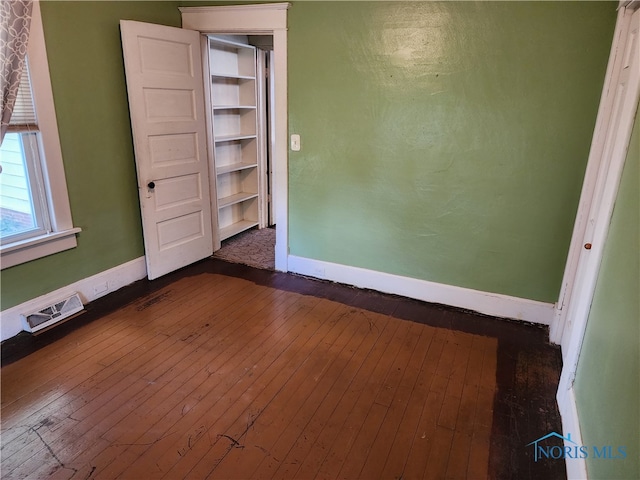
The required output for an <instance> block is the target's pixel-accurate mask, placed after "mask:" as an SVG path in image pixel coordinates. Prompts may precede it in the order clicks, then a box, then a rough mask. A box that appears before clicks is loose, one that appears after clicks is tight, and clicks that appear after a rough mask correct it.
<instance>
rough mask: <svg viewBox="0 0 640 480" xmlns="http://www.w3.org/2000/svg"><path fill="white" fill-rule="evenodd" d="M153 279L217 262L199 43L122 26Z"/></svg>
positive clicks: (177, 31)
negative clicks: (210, 258)
mask: <svg viewBox="0 0 640 480" xmlns="http://www.w3.org/2000/svg"><path fill="white" fill-rule="evenodd" d="M120 30H121V35H122V49H123V53H124V60H125V71H126V77H127V92H128V97H129V110H130V115H131V129H132V133H133V142H134V149H135V156H136V169H137V173H138V192H139V196H140V206H141V214H142V226H143V233H144V244H145V256H146V261H147V273H148V276H149V279H154V278H157V277H159V276H161V275H164V274H166V273H169V272H171V271H173V270H176V269H178V268H181V267H183V266H186V265H189V264H191V263H193V262H196V261H198V260H200V259H202V258H205V257H208V256H210V255H212V254H213V240H212V226H211V203H210V194H209V175H208V160H207V144H206V142H207V133H206V126H205V100H204V87H203V84H202V75H203V74H202V59H201V56H200V36H199V34H198V33H197V32H194V31H191V30H184V29H181V28H173V27H166V26H162V25H152V24H147V23H141V22H134V21H127V20H122V21H121V22H120Z"/></svg>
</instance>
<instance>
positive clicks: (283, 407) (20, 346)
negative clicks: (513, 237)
mask: <svg viewBox="0 0 640 480" xmlns="http://www.w3.org/2000/svg"><path fill="white" fill-rule="evenodd" d="M547 335H548V333H547V331H546V329H545V328H542V327H539V326H532V325H527V324H523V323H518V322H512V321H506V320H501V319H495V318H490V317H485V316H482V315H478V314H474V313H470V312H464V311H460V310H456V309H452V308H448V307H444V306H439V305H432V304H426V303H424V302H418V301H414V300H409V299H406V298H401V297H397V296H393V295H385V294H380V293H377V292H372V291H365V290H359V289H355V288H350V287H347V286H344V285H337V284H333V283H330V282H322V281H316V280H312V279H307V278H303V277H299V276H295V275H290V274H282V273H276V272H271V271H267V270H258V269H254V268H250V267H246V266H242V265H237V264H231V263H227V262H224V261H221V260H215V259H209V260H206V261H203V262H199V263H198V264H195V265H193V266H190V267H187V268H185V269H183V270H181V271H179V272H175V273H173V274H170V275H167V276H165V277H163V278H161V279H159V280H155V281H152V282H149V281H146V280H145V281H140V282H136V283H135V284H133V285H131V286H129V287H126V288H124V289H122V290H120V291H118V292H115V293H114V294H111V295H109V296H107V297H104V298H102V299H99V300H97V301H95V302H93V303H91V304H89V305H88V306H87V311H86V312H85V313H84V314H82V315H80V316H79V317H77V318H75V319H73V320H71V321H69V322H67V323H65V324H62V325H59V326H57V327H56V328H53V329H51V330H49V331H47V332H45V333H43V334H41V335H37V336H32V335H29V334H26V333H23V334H20V335H19V336H17V337H14V338H12V339H10V340H7V341H5V342H3V344H2V372H1V383H2V411H1V413H2V438H1V444H2V450H1V451H0V454H1V456H2V461H1V465H0V466H1V469H2V478H7V479H8V478H21V479H22V478H65V479H68V478H73V479H83V480H84V479H88V478H92V479H93V478H102V479H114V478H126V479H129V478H131V479H147V478H166V479H182V478H189V479H204V478H364V479H369V478H383V479H387V478H389V479H391V478H397V479H399V478H403V479H409V478H436V479H439V478H472V479H475V478H498V479H502V478H514V479H516V478H517V479H529V478H530V479H539V478H545V479H555V478H566V475H565V471H564V465H563V464H562V463H561V462H558V461H546V462H534V459H533V451H532V450H531V447H527V444H528V443H530V442H531V441H533V440H535V439H537V438H539V437H541V436H542V435H545V434H546V433H548V432H550V431H556V432H561V425H560V419H559V415H558V411H557V408H556V403H555V390H556V388H557V383H558V379H559V374H560V369H561V356H560V351H559V349H557V348H555V347H553V346H551V345H549V344H548V343H547V341H546V338H547Z"/></svg>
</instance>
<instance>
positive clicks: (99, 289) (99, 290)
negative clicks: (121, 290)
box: [93, 282, 109, 298]
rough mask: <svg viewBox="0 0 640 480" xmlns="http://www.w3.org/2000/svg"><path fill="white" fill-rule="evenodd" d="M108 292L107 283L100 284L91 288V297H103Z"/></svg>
mask: <svg viewBox="0 0 640 480" xmlns="http://www.w3.org/2000/svg"><path fill="white" fill-rule="evenodd" d="M108 291H109V284H108V283H107V282H102V283H99V284H97V285H94V286H93V296H94V297H96V298H97V297H99V296H101V295H104V294H105V293H107V292H108Z"/></svg>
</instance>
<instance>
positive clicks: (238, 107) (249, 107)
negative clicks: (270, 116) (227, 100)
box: [213, 105, 256, 110]
mask: <svg viewBox="0 0 640 480" xmlns="http://www.w3.org/2000/svg"><path fill="white" fill-rule="evenodd" d="M213 109H214V110H255V109H256V106H255V105H214V106H213Z"/></svg>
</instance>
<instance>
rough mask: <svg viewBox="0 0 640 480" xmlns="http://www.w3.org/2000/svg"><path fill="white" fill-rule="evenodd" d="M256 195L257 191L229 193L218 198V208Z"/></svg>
mask: <svg viewBox="0 0 640 480" xmlns="http://www.w3.org/2000/svg"><path fill="white" fill-rule="evenodd" d="M257 196H258V194H257V193H251V192H239V193H235V194H233V195H229V196H228V197H222V198H219V199H218V209H221V208H224V207H228V206H229V205H234V204H236V203H240V202H244V201H245V200H250V199H252V198H256V197H257Z"/></svg>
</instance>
